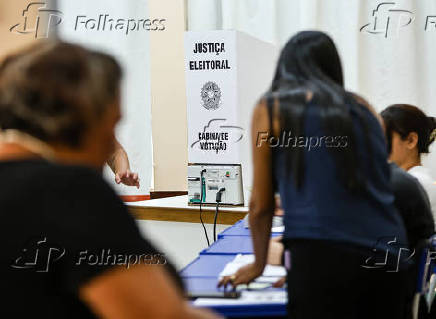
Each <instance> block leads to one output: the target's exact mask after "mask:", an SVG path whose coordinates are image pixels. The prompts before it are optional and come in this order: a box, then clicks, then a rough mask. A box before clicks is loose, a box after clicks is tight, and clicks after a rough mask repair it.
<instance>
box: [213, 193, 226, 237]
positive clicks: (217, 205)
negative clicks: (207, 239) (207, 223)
mask: <svg viewBox="0 0 436 319" xmlns="http://www.w3.org/2000/svg"><path fill="white" fill-rule="evenodd" d="M225 190H226V189H225V188H221V189H220V190H219V191H218V193H216V209H215V217H214V219H213V240H214V242H215V241H216V221H217V218H218V208H219V205H220V203H221V197H222V195H223V192H224V191H225Z"/></svg>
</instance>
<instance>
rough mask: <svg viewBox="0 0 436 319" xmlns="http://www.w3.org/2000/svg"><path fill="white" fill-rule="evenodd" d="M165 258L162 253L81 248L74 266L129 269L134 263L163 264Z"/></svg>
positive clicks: (165, 262) (165, 261)
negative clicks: (125, 252)
mask: <svg viewBox="0 0 436 319" xmlns="http://www.w3.org/2000/svg"><path fill="white" fill-rule="evenodd" d="M165 264H167V260H166V258H165V255H163V254H120V253H114V252H112V251H111V250H110V249H102V250H101V251H99V252H95V251H88V250H83V251H81V252H79V255H78V258H77V262H76V266H81V265H88V266H123V267H126V268H127V269H129V268H130V267H132V266H136V265H165Z"/></svg>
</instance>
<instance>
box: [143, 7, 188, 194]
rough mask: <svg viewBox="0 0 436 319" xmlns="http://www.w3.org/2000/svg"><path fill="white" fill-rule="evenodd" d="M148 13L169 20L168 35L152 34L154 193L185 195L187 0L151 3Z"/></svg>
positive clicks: (186, 156) (167, 21) (186, 161)
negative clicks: (170, 192) (174, 192)
mask: <svg viewBox="0 0 436 319" xmlns="http://www.w3.org/2000/svg"><path fill="white" fill-rule="evenodd" d="M169 8H170V9H169ZM149 11H150V15H151V16H159V17H164V18H166V29H165V32H161V33H159V34H157V33H156V34H150V61H151V65H150V72H151V111H152V135H153V174H154V175H153V176H154V191H185V190H187V180H186V174H187V163H188V151H187V150H188V144H187V122H186V121H187V120H186V119H187V117H186V91H185V70H184V49H183V48H184V46H183V35H184V31H185V25H186V23H185V12H186V8H185V0H149Z"/></svg>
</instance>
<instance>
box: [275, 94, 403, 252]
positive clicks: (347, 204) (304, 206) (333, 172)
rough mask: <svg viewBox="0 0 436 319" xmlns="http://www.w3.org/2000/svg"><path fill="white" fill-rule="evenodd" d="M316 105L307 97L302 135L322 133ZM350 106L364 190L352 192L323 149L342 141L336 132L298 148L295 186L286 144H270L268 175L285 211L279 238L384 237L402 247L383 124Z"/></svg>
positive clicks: (361, 242) (356, 241) (351, 240)
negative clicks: (299, 172) (299, 173)
mask: <svg viewBox="0 0 436 319" xmlns="http://www.w3.org/2000/svg"><path fill="white" fill-rule="evenodd" d="M320 107H322V106H319V105H315V104H314V103H312V102H310V103H308V105H307V109H306V112H305V120H304V127H305V128H304V136H305V137H319V138H321V137H323V136H326V135H327V133H326V132H325V131H324V129H323V126H322V123H321V119H320V117H319V113H320V112H319V108H320ZM349 107H350V114H351V116H352V120H353V127H354V134H355V141H356V143H355V144H356V148H355V150H356V151H357V152H358V156H359V157H358V158H359V160H360V162H359V165H361V167H362V169H363V173H364V174H363V176H365V177H366V190H365V191H362V192H359V193H352V192H351V191H349V190H348V189H347V188H346V187H345V186H344V185H343V183H342V181H341V180H339V178H338V170H339V169H341V168H340V167H337V165H336V163H335V160H334V158H333V156H332V154H331V152H330V151H329V149H328V147H334V146H335V145H336V146H337V147H340V146H338V145H341V144H342V147H343V145H345V142H344V140H341V139H340V138H339V137H336V139H335V141H336V142H333V143H331V139H330V140H329V143H327V140H326V139H325V138H324V139H323V140H322V141H323V142H321V143H319V144H320V145H318V146H317V147H315V148H313V147H312V148H311V149H310V150H309V148H308V147H304V148H303V149H304V150H303V154H304V155H303V156H304V177H303V183H302V187H301V188H300V189H298V190H297V188H296V186H295V183H294V179H293V173H292V172H290V173H289V174H287V173H286V148H284V147H274V148H272V157H273V158H272V163H273V180H274V184H275V188H276V191H277V192H279V193H280V196H281V202H282V206H283V209H284V211H285V218H284V224H285V232H284V239H285V240H289V239H315V240H329V241H334V242H339V243H347V244H353V245H356V246H358V247H364V248H373V247H375V246H376V245H377V246H380V245H381V246H383V247H385V248H386V245H387V243H388V242H389V241H392V240H395V242H396V243H397V244H400V245H402V246H404V247H407V237H406V232H405V227H404V224H403V221H402V219H401V217H400V215H399V213H398V212H397V211H396V209H395V207H394V196H393V193H392V190H391V186H390V169H389V166H388V163H387V158H388V154H387V150H386V144H385V139H384V134H383V131H382V128H381V126H380V124H379V122H378V121H377V119H376V118H375V117H374V116H373V114H371V112H370V111H369V110H368V109H367V108H366V107H364V106H362V105H350V106H349ZM358 107H360V108H362V110H363V113H364V114H365V118H366V121H367V123H368V128H369V132H368V134H369V142H370V144H371V146H370V147H371V156H370V155H369V154H368V153H367V146H366V145H367V144H366V143H365V139H364V131H363V127H362V125H361V124H360V123H361V122H360V121H359V119H358V117H357V113H356V110H357V109H356V108H358ZM268 109H269V114H270V118H271V114H272V112H271V110H272V105H271V103H268ZM345 141H346V142H348V141H347V140H345ZM313 144H314V143H313ZM290 145H291V146H292V145H294V144H293V143H291V144H290ZM297 145H298V144H297ZM327 145H328V146H327ZM297 147H298V146H297Z"/></svg>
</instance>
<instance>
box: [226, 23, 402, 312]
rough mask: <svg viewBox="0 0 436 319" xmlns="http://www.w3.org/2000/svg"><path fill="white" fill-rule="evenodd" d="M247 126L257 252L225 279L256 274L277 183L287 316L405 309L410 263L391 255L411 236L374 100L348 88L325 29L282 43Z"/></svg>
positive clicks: (261, 261) (264, 254)
mask: <svg viewBox="0 0 436 319" xmlns="http://www.w3.org/2000/svg"><path fill="white" fill-rule="evenodd" d="M265 132H267V133H268V134H269V137H268V138H267V139H265V138H264V136H265ZM252 135H253V161H254V175H253V176H254V185H253V192H252V197H251V203H250V214H249V220H250V227H251V231H252V236H253V247H254V253H255V255H256V258H255V262H254V263H253V264H250V265H247V266H245V267H243V268H241V269H240V270H239V271H238V272H237V273H236V274H234V275H233V276H230V277H226V278H224V279H223V280H222V281H221V284H227V283H230V282H231V283H232V284H233V285H238V284H241V283H246V282H250V281H251V280H253V279H254V278H256V277H258V276H259V275H260V274H262V271H263V269H264V266H265V261H266V257H267V253H268V241H269V238H270V229H271V218H272V212H273V210H274V192H275V191H278V192H279V193H280V197H281V200H282V207H283V209H284V211H285V217H284V223H285V231H284V236H283V237H284V239H283V242H284V244H285V247H286V249H287V253H285V265H286V266H287V268H288V278H287V286H288V298H289V317H290V318H293V319H296V318H305V319H307V318H323V319H326V318H335V319H338V318H346V319H352V318H402V317H404V316H405V314H406V312H407V311H408V310H407V305H406V303H407V302H406V299H407V298H406V289H407V284H406V281H405V277H404V272H403V268H406V267H407V265H406V264H405V263H402V262H400V263H398V262H397V261H398V260H399V259H401V256H399V252H398V250H399V248H401V247H402V248H407V247H408V243H407V238H406V233H405V229H404V225H403V222H402V220H401V217H400V216H399V214H398V212H397V211H396V210H395V208H394V198H393V195H392V191H391V188H390V185H389V183H390V181H389V167H388V164H387V156H388V154H387V152H386V144H385V139H384V134H383V130H382V128H381V125H380V121H379V119H378V118H377V115H376V113H375V112H374V111H373V109H372V108H371V107H370V106H369V105H368V104H367V103H366V102H365V101H364V100H363V99H361V98H359V97H357V96H356V95H353V94H351V93H349V92H347V91H346V90H345V89H344V86H343V75H342V67H341V62H340V58H339V55H338V52H337V50H336V47H335V45H334V43H333V41H332V40H331V39H330V38H329V37H328V36H327V35H326V34H324V33H322V32H316V31H306V32H300V33H298V34H297V35H295V36H294V37H292V38H291V39H290V41H289V42H288V43H287V44H286V45H285V47H284V48H283V50H282V52H281V56H280V58H279V61H278V64H277V71H276V74H275V77H274V80H273V83H272V86H271V90H270V91H269V92H267V94H266V95H265V96H264V98H263V99H261V101H260V102H259V104H258V105H257V106H256V108H255V110H254V114H253V122H252ZM385 257H387V258H385ZM380 258H382V259H380ZM383 258H384V259H383Z"/></svg>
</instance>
